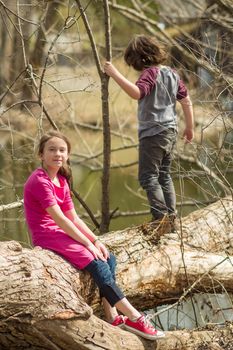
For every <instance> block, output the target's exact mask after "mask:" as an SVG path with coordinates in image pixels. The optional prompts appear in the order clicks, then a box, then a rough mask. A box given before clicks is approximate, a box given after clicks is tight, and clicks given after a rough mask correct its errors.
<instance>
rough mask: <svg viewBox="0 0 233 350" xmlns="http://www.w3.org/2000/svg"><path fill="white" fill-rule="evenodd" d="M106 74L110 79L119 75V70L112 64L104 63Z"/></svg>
mask: <svg viewBox="0 0 233 350" xmlns="http://www.w3.org/2000/svg"><path fill="white" fill-rule="evenodd" d="M104 72H105V73H106V74H107V75H109V76H110V77H114V76H115V75H116V74H117V73H118V70H117V69H116V68H115V67H114V65H113V64H112V63H111V62H109V61H106V62H105V63H104Z"/></svg>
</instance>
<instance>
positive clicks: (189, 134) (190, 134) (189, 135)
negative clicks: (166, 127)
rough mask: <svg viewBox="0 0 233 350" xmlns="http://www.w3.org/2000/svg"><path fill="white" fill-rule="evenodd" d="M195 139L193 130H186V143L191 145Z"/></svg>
mask: <svg viewBox="0 0 233 350" xmlns="http://www.w3.org/2000/svg"><path fill="white" fill-rule="evenodd" d="M193 137H194V131H193V129H189V128H185V130H184V132H183V138H184V139H185V143H190V142H191V141H192V139H193Z"/></svg>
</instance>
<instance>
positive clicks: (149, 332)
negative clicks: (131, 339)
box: [124, 315, 165, 340]
mask: <svg viewBox="0 0 233 350" xmlns="http://www.w3.org/2000/svg"><path fill="white" fill-rule="evenodd" d="M150 318H151V316H150V315H148V316H144V315H142V316H141V317H139V318H138V319H137V320H136V321H135V322H133V321H130V319H129V318H127V319H126V320H125V324H124V329H126V330H127V331H129V332H132V333H135V334H138V335H140V336H141V337H143V338H146V339H150V340H155V339H158V338H162V337H165V334H164V333H163V332H161V331H157V329H155V328H154V327H153V326H152V324H151V323H150V321H149V320H150Z"/></svg>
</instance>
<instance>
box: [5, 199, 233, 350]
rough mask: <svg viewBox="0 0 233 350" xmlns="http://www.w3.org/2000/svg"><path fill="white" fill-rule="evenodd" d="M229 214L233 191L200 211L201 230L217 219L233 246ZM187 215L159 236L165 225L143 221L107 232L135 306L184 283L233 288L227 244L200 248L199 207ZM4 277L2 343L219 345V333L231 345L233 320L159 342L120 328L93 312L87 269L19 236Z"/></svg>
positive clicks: (162, 298)
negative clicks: (178, 226)
mask: <svg viewBox="0 0 233 350" xmlns="http://www.w3.org/2000/svg"><path fill="white" fill-rule="evenodd" d="M213 208H214V209H213ZM223 208H224V210H223ZM231 215H232V201H231V200H230V198H226V199H224V200H221V201H219V202H217V203H216V204H214V205H212V206H210V207H208V208H206V209H203V210H200V211H199V213H196V219H195V222H196V221H198V220H199V221H198V222H199V223H198V232H202V236H203V237H208V232H209V233H212V232H213V229H212V228H211V229H210V222H211V223H213V222H218V225H220V231H219V238H220V237H224V240H225V241H226V242H228V243H227V244H228V246H229V243H231V244H232V242H231V241H230V239H231V234H232V220H231ZM189 217H190V218H191V219H190V221H189V219H188V218H186V219H185V220H184V223H185V228H184V229H183V228H182V227H181V229H178V230H177V233H176V234H170V235H169V234H166V235H164V236H162V237H160V232H159V230H157V229H153V227H152V226H151V225H143V226H139V227H135V228H130V229H127V230H124V231H118V232H113V233H109V234H107V235H105V236H104V238H103V241H105V243H106V244H107V245H108V246H109V247H110V249H111V250H112V251H114V253H115V254H116V255H117V259H118V262H119V264H118V274H117V279H118V281H119V284H120V286H121V287H122V288H123V290H124V292H125V293H126V295H127V297H128V298H129V299H130V300H131V301H132V302H133V304H134V305H135V306H136V307H138V308H140V309H145V308H150V307H153V306H156V305H159V304H163V303H167V302H171V301H174V300H177V298H179V297H180V296H181V295H182V294H183V292H184V290H186V293H188V291H189V289H190V290H192V291H194V290H195V291H197V290H198V291H205V290H206V288H209V289H210V288H212V286H213V285H214V288H215V291H216V290H218V289H219V290H220V291H221V290H222V288H224V289H225V290H227V291H231V292H232V291H233V281H232V279H233V273H232V272H233V267H232V266H233V265H232V262H233V260H232V257H231V256H229V255H227V254H226V253H225V252H224V251H225V250H226V247H225V246H224V247H225V249H222V245H221V249H216V247H215V246H213V247H212V245H211V243H210V242H211V239H209V240H208V239H207V238H205V242H207V243H205V245H204V247H201V249H197V248H196V246H198V247H199V245H200V242H199V241H198V240H197V237H199V234H197V233H195V231H194V232H192V235H191V234H190V232H191V229H190V228H193V227H194V225H195V223H194V221H193V220H194V218H195V214H191V215H190V216H189ZM205 217H206V218H208V220H207V221H206V220H204V219H203V218H205ZM227 218H229V219H227ZM226 220H227V222H226V223H227V224H226V225H225V221H226ZM189 225H190V226H189ZM215 231H216V232H217V229H216V228H215ZM180 238H182V240H181V239H180ZM220 239H221V238H220ZM186 242H187V243H186ZM206 246H208V249H206ZM211 247H212V248H213V251H214V252H210V251H211V249H210V248H211ZM203 248H204V249H203ZM206 250H209V252H207V251H206ZM216 250H217V251H218V252H216ZM0 281H1V289H0V349H3V350H4V349H7V350H8V349H12V350H13V349H27V348H28V349H69V350H72V349H112V350H114V349H122V350H125V349H127V350H128V349H137V350H140V349H198V347H199V345H200V344H201V343H203V342H204V341H205V342H206V344H212V345H210V346H212V349H214V348H213V346H215V348H216V346H218V344H220V342H218V341H217V339H220V335H221V337H223V339H224V341H225V342H226V344H227V341H228V339H230V337H232V327H231V325H230V324H229V325H228V326H227V325H226V327H225V328H224V329H217V330H216V329H215V330H214V331H212V330H205V331H202V332H198V331H196V332H188V331H183V332H181V331H179V332H178V331H177V332H167V337H166V338H165V339H161V340H159V341H158V342H157V343H156V342H148V341H144V340H142V339H140V338H139V337H136V336H135V335H132V334H130V333H129V332H125V331H122V330H119V329H116V328H114V327H112V326H110V325H108V324H107V323H106V322H104V321H102V320H101V319H99V318H98V317H96V316H95V315H94V314H93V310H94V313H95V314H96V315H98V313H99V310H100V306H99V297H98V293H97V291H96V288H95V286H94V284H93V282H92V281H91V279H90V277H89V275H88V274H87V273H83V272H79V271H77V270H75V269H74V268H73V267H72V266H71V265H70V264H68V263H67V262H66V261H64V260H63V259H62V258H61V257H59V256H58V255H56V254H54V253H52V252H49V251H46V250H42V249H39V248H35V249H32V250H30V249H26V248H22V246H21V245H20V244H19V243H18V242H15V241H12V242H1V244H0ZM87 303H88V304H89V305H91V306H92V308H91V307H90V306H88V304H87ZM216 335H218V337H216ZM203 339H205V340H203ZM174 344H176V345H174ZM192 344H193V345H192ZM174 346H175V347H174ZM206 349H208V348H206ZM209 349H210V348H209ZM216 349H221V347H220V348H216ZM224 349H228V348H227V347H225V348H224ZM229 349H230V348H229Z"/></svg>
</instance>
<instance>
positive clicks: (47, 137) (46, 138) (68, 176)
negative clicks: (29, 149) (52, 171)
mask: <svg viewBox="0 0 233 350" xmlns="http://www.w3.org/2000/svg"><path fill="white" fill-rule="evenodd" d="M53 137H58V138H59V139H62V140H63V141H65V143H66V145H67V150H68V154H70V152H71V144H70V141H69V140H68V138H67V137H66V136H65V135H63V134H62V133H61V132H59V131H54V130H52V131H49V132H47V133H46V134H44V135H43V136H42V137H41V138H40V141H39V145H38V155H39V156H40V155H42V153H43V151H44V147H45V144H46V142H48V141H49V140H50V139H51V138H53ZM58 174H60V175H62V176H64V177H65V178H66V180H67V182H68V184H69V187H70V188H71V186H72V172H71V168H70V160H69V158H68V159H67V162H66V164H64V165H63V166H62V167H61V168H60V169H59V170H58Z"/></svg>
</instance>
